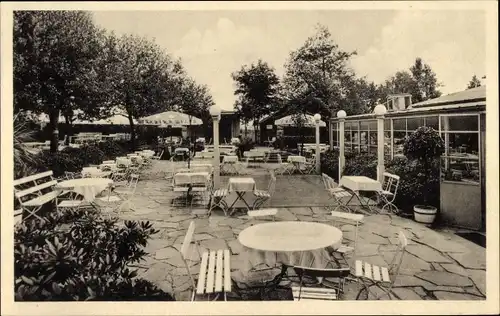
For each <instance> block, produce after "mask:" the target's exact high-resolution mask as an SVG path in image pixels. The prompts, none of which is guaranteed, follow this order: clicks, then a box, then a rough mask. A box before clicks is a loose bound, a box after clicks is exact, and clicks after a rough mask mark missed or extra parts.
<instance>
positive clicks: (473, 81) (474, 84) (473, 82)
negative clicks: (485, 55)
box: [467, 75, 481, 89]
mask: <svg viewBox="0 0 500 316" xmlns="http://www.w3.org/2000/svg"><path fill="white" fill-rule="evenodd" d="M480 86H481V80H479V78H477V77H476V75H474V76H472V79H471V80H470V81H469V84H468V85H467V89H472V88H477V87H480Z"/></svg>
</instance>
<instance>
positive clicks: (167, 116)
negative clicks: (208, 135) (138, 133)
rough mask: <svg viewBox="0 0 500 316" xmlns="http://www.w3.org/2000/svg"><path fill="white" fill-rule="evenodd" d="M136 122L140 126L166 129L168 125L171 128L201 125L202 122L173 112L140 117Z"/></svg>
mask: <svg viewBox="0 0 500 316" xmlns="http://www.w3.org/2000/svg"><path fill="white" fill-rule="evenodd" d="M190 120H191V122H190ZM138 122H139V124H142V125H158V126H159V127H167V126H169V125H170V126H172V127H182V126H188V125H202V124H203V121H202V120H201V119H199V118H197V117H194V116H190V115H188V114H184V113H180V112H175V111H167V112H162V113H158V114H154V115H150V116H146V117H142V118H140V119H139V120H138Z"/></svg>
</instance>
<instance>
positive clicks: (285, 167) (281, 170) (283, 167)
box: [274, 154, 292, 175]
mask: <svg viewBox="0 0 500 316" xmlns="http://www.w3.org/2000/svg"><path fill="white" fill-rule="evenodd" d="M276 156H277V160H278V167H277V168H276V169H275V170H274V172H276V174H279V175H283V174H285V173H286V172H288V174H292V165H291V164H290V163H288V162H283V160H282V159H281V155H280V154H277V155H276Z"/></svg>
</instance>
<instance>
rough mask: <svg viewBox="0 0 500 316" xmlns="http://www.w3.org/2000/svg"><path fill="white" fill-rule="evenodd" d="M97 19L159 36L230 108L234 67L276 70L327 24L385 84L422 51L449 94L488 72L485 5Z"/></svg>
mask: <svg viewBox="0 0 500 316" xmlns="http://www.w3.org/2000/svg"><path fill="white" fill-rule="evenodd" d="M93 15H94V19H95V22H96V23H97V24H98V25H100V26H101V27H104V28H105V29H107V30H109V31H114V32H115V33H117V34H126V33H132V34H137V35H141V36H145V37H147V38H150V39H154V40H155V41H156V43H158V44H159V45H160V46H161V47H162V48H164V49H165V51H166V52H167V53H168V54H170V55H171V56H173V57H175V58H181V59H182V63H183V65H184V67H185V68H186V70H187V72H188V74H189V75H190V76H191V77H193V78H194V79H195V80H196V81H197V82H198V83H200V84H206V85H207V86H208V88H209V90H210V92H211V93H212V96H213V98H214V101H215V103H216V104H217V106H218V107H220V108H222V109H226V110H229V109H232V108H233V104H234V101H235V99H236V97H235V96H234V83H233V80H232V79H231V73H233V72H235V71H238V70H239V69H240V68H241V67H242V66H243V65H246V64H248V65H249V64H251V63H252V62H256V61H257V60H258V59H259V58H260V59H262V60H264V61H266V62H267V63H268V64H269V65H270V66H272V67H273V68H274V69H275V70H276V73H277V74H278V75H279V76H282V75H283V73H284V64H285V62H286V61H287V58H288V56H289V54H290V52H291V51H293V50H296V49H297V48H299V47H300V46H302V44H303V43H304V42H305V40H306V39H307V37H309V36H311V35H313V34H314V27H315V25H317V24H318V23H320V24H323V25H326V26H327V27H328V29H329V30H330V32H331V33H332V38H333V40H334V41H335V42H336V43H337V44H338V46H339V48H340V49H342V50H344V51H356V52H357V55H356V56H354V57H352V59H351V61H350V67H351V68H352V69H353V70H354V71H355V72H356V74H357V75H358V76H360V77H361V76H366V78H367V79H368V80H370V81H374V82H375V83H377V84H378V83H382V82H383V81H384V80H385V79H387V78H388V77H390V76H392V75H393V74H394V73H395V72H396V71H399V70H407V69H408V68H409V67H410V66H411V65H412V64H413V62H414V61H415V58H416V57H421V58H422V59H423V60H424V62H426V63H428V64H429V65H430V66H431V68H432V69H433V70H434V71H435V73H436V75H437V78H438V80H439V82H441V83H442V84H443V86H442V87H441V88H440V90H441V91H442V92H443V93H444V94H448V93H452V92H456V91H461V90H464V89H465V88H466V86H467V84H468V82H469V80H470V79H471V78H472V75H474V74H475V75H477V76H478V77H479V78H481V77H482V76H483V75H485V73H486V68H485V67H486V56H485V45H486V25H485V15H484V12H483V11H471V10H468V11H459V10H446V11H445V10H440V11H423V10H401V11H396V10H365V11H361V10H350V11H349V10H317V11H314V10H307V11H306V10H295V11H277V10H275V11H248V10H242V11H94V12H93Z"/></svg>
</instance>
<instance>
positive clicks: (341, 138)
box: [337, 110, 347, 180]
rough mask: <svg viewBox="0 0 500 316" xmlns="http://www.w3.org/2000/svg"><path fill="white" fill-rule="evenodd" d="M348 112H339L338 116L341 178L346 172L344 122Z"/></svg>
mask: <svg viewBox="0 0 500 316" xmlns="http://www.w3.org/2000/svg"><path fill="white" fill-rule="evenodd" d="M346 116H347V113H346V112H345V111H344V110H340V111H338V112H337V118H338V119H339V180H340V178H342V173H344V166H345V156H344V152H345V146H344V140H345V133H344V123H345V118H346Z"/></svg>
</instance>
